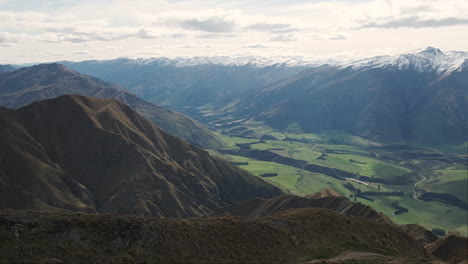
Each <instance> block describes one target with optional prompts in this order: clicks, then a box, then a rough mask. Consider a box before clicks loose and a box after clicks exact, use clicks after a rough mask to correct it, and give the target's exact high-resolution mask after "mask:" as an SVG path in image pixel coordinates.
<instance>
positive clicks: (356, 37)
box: [0, 0, 468, 63]
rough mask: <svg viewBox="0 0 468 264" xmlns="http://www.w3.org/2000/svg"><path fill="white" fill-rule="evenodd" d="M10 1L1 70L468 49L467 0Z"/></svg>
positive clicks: (0, 19) (1, 23)
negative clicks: (52, 64)
mask: <svg viewBox="0 0 468 264" xmlns="http://www.w3.org/2000/svg"><path fill="white" fill-rule="evenodd" d="M28 1H29V2H30V4H29V5H26V4H25V3H26V2H28ZM2 3H3V5H2V8H1V9H0V53H1V54H2V58H3V60H4V61H2V62H0V63H5V62H26V61H27V60H28V59H29V60H38V59H43V60H47V61H52V60H64V59H68V57H70V58H76V59H79V58H82V59H87V58H115V57H122V56H137V54H140V55H141V56H150V54H153V55H154V54H159V55H161V56H167V57H171V56H179V55H181V54H188V55H192V56H197V55H215V54H218V55H233V54H240V55H244V54H252V55H256V54H257V55H262V54H263V55H271V54H276V55H301V56H306V57H314V56H329V57H333V56H343V55H342V54H347V56H356V57H362V56H368V55H369V54H371V53H372V52H374V51H376V50H382V48H383V47H390V49H387V50H388V51H389V52H390V53H398V52H404V51H407V50H411V49H415V48H422V47H425V46H437V47H439V48H441V49H443V50H466V47H468V40H467V39H466V38H460V36H464V35H467V34H468V19H467V18H468V2H467V1H466V0H445V1H444V0H369V1H345V0H333V1H312V2H309V3H308V2H307V1H287V2H286V1H268V2H266V1H263V0H262V1H260V0H258V1H255V0H252V1H220V0H200V1H165V0H134V1H130V0H101V1H91V0H85V1H73V2H72V1H59V0H53V1H51V0H44V1H40V2H38V1H35V2H33V1H30V0H21V1H9V2H8V3H7V2H6V1H5V0H0V5H1V4H2ZM20 3H22V4H21V6H20ZM304 3H306V4H304ZM15 5H17V7H16V8H15ZM260 7H261V8H260ZM257 10H262V11H257ZM402 40H404V41H402ZM208 41H209V47H207V45H208ZM109 47H112V48H109ZM154 47H158V48H157V49H155V48H154ZM77 48H78V49H77ZM50 50H53V51H54V52H53V53H51V52H48V51H50ZM70 50H72V51H73V52H75V51H76V53H73V52H70ZM337 54H338V55H337ZM23 55H25V56H23Z"/></svg>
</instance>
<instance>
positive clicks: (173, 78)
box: [64, 47, 468, 145]
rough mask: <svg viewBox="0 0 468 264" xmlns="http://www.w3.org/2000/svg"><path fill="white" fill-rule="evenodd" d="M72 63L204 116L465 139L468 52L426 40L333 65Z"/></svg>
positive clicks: (392, 137) (407, 138)
mask: <svg viewBox="0 0 468 264" xmlns="http://www.w3.org/2000/svg"><path fill="white" fill-rule="evenodd" d="M258 61H261V62H260V63H258ZM64 63H65V64H66V65H67V66H69V67H71V68H73V69H75V70H78V71H80V72H84V73H87V74H92V75H95V76H98V77H100V78H102V79H104V80H107V81H113V82H116V83H119V84H121V85H123V86H124V87H127V89H129V90H131V91H132V92H135V93H136V94H137V95H139V96H140V97H142V98H144V99H146V100H149V101H151V102H155V103H160V104H162V105H164V106H166V107H170V108H174V109H177V110H179V111H183V112H185V113H188V114H190V115H191V116H195V117H197V118H200V119H201V120H205V121H211V120H213V118H216V117H218V119H216V121H221V122H222V120H223V119H226V117H229V118H230V120H235V119H245V120H249V119H254V120H257V121H262V122H264V123H266V124H267V125H269V126H271V127H273V128H275V129H278V130H280V131H281V130H283V131H284V130H287V129H288V127H294V128H295V130H296V131H302V132H305V133H308V132H309V133H321V132H326V131H329V130H344V131H347V132H350V133H353V134H355V135H358V136H361V137H365V138H368V139H371V140H374V141H378V142H385V143H404V142H415V143H422V144H429V145H445V144H460V143H461V142H463V141H466V140H467V135H468V134H467V133H468V132H467V131H468V121H467V120H468V118H467V116H466V113H467V112H468V109H467V105H468V99H467V98H468V91H467V89H466V87H467V85H468V80H467V74H466V73H467V70H468V68H467V65H468V53H466V52H456V51H452V52H446V53H444V52H442V51H441V50H439V49H437V48H433V47H428V48H426V49H424V50H418V51H415V52H410V53H405V54H401V55H396V56H378V57H372V58H367V59H361V60H357V61H350V62H332V63H330V64H319V63H318V62H315V63H314V62H307V61H305V62H304V61H302V62H300V61H299V62H298V61H296V62H295V63H287V62H283V63H279V62H278V61H276V60H272V61H270V62H265V61H263V60H261V59H256V60H255V59H252V58H251V59H250V60H236V59H230V60H229V59H227V58H216V57H215V58H193V59H185V60H184V59H173V60H171V59H166V58H161V59H157V58H155V59H137V60H131V59H116V60H110V61H84V62H64ZM232 118H235V119H232Z"/></svg>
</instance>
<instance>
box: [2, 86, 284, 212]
mask: <svg viewBox="0 0 468 264" xmlns="http://www.w3.org/2000/svg"><path fill="white" fill-rule="evenodd" d="M1 117H2V120H6V122H2V124H3V125H2V131H1V132H2V133H1V134H0V138H1V140H0V143H1V145H2V148H1V153H0V158H1V159H0V163H1V164H3V165H2V170H1V173H0V176H2V177H1V179H2V181H0V183H2V184H1V185H2V186H1V187H2V188H1V189H5V190H12V189H13V188H11V186H16V187H15V189H18V188H19V189H20V190H21V193H19V194H17V195H14V194H12V193H10V192H9V193H8V194H10V195H11V196H9V197H3V198H2V199H3V200H4V201H5V204H3V206H2V208H14V209H24V205H23V204H21V202H20V201H22V200H26V201H27V205H26V208H28V209H36V210H37V209H43V207H44V206H45V207H53V210H55V211H57V210H58V211H60V210H65V211H85V212H100V213H118V214H143V215H153V216H168V217H188V216H196V215H204V214H206V213H207V212H208V211H209V210H210V209H213V208H215V207H218V206H220V205H223V204H228V203H230V202H233V201H236V200H237V201H238V200H245V199H249V198H253V197H257V196H261V197H262V196H274V195H276V194H280V193H281V192H280V191H279V189H277V188H276V187H273V186H271V185H269V184H267V183H266V182H264V181H263V180H261V179H259V178H256V177H255V176H252V175H250V174H248V173H247V172H245V171H242V170H240V169H239V168H237V167H235V166H234V165H231V164H229V163H228V162H226V161H224V160H221V159H219V158H215V157H212V156H211V155H210V154H208V152H206V151H204V150H201V149H198V148H196V147H193V146H191V145H190V144H188V143H186V142H184V141H182V140H180V139H177V138H175V137H173V136H171V135H169V134H167V133H166V132H164V131H162V130H161V129H159V128H158V127H156V126H155V125H153V124H151V123H150V122H149V121H147V120H145V119H144V118H143V117H141V116H140V115H139V114H137V113H136V112H134V111H133V110H131V109H130V108H129V107H128V106H125V105H123V104H122V103H120V102H119V101H117V100H104V99H96V98H89V97H81V96H76V95H74V96H69V95H66V96H61V97H58V98H55V99H49V100H45V101H40V102H36V103H33V104H31V105H28V106H25V107H23V108H20V109H17V110H6V111H5V110H3V111H2V112H1ZM25 143H26V144H25ZM34 182H36V183H37V184H34ZM5 195H7V194H5ZM61 197H62V198H61ZM65 197H67V198H65ZM17 201H18V202H17ZM44 203H45V204H46V205H44V206H42V205H43V204H44ZM35 205H38V206H35Z"/></svg>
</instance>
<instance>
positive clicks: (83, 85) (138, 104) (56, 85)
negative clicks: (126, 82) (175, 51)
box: [0, 63, 223, 148]
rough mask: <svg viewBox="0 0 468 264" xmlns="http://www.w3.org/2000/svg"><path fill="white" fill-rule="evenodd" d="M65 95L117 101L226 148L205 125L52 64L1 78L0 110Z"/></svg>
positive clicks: (199, 141) (196, 140)
mask: <svg viewBox="0 0 468 264" xmlns="http://www.w3.org/2000/svg"><path fill="white" fill-rule="evenodd" d="M66 94H77V95H83V96H92V97H96V98H103V99H111V98H112V99H117V100H119V101H120V102H122V103H124V104H127V105H128V106H130V107H132V108H133V109H134V110H136V111H138V112H139V113H140V114H141V115H142V116H144V117H145V118H147V119H148V120H150V121H152V122H154V123H155V124H156V125H158V126H159V127H161V128H162V129H164V130H166V131H167V132H168V133H170V134H172V135H174V136H176V137H179V138H182V139H184V140H186V141H188V142H190V143H192V144H194V145H197V146H200V147H204V148H217V147H220V146H222V145H223V142H222V141H220V140H219V139H218V138H217V137H216V136H215V135H214V134H213V133H212V132H211V131H210V130H209V129H207V128H206V126H205V125H203V124H201V123H200V122H198V121H196V120H194V119H192V118H190V117H188V116H186V115H183V114H181V113H178V112H175V111H171V110H167V109H165V108H162V107H159V106H157V105H155V104H153V103H149V102H146V101H144V100H142V99H140V98H138V97H137V96H135V95H134V94H132V93H129V92H127V91H125V90H124V89H123V88H122V87H120V86H118V85H116V84H112V83H108V82H105V81H102V80H99V79H97V78H94V77H90V76H87V75H83V74H80V73H78V72H75V71H73V70H71V69H68V68H67V67H65V66H63V65H60V64H56V63H51V64H40V65H35V66H32V67H25V68H21V69H18V70H16V71H9V72H6V73H3V74H0V106H3V107H6V108H19V107H22V106H25V105H28V104H30V103H32V102H36V101H40V100H43V99H50V98H55V97H58V96H61V95H66Z"/></svg>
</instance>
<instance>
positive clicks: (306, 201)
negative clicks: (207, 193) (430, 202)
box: [211, 191, 391, 223]
mask: <svg viewBox="0 0 468 264" xmlns="http://www.w3.org/2000/svg"><path fill="white" fill-rule="evenodd" d="M323 193H324V192H323V191H322V192H319V193H318V194H313V195H311V196H310V198H308V197H300V196H295V195H282V196H277V197H273V198H270V199H254V200H249V201H243V202H239V203H235V204H232V205H228V206H226V207H222V208H217V209H215V210H213V212H212V213H211V215H217V216H228V215H231V216H250V217H256V216H265V215H272V214H275V213H278V212H282V211H285V210H289V209H296V208H324V209H330V210H333V211H336V212H338V213H341V214H345V215H352V216H362V217H365V218H368V219H371V220H374V221H377V222H387V223H390V222H391V221H390V220H389V219H388V218H387V217H386V216H384V215H382V214H380V213H378V212H377V211H375V210H374V209H373V208H372V207H370V206H368V205H363V204H361V203H353V202H351V201H350V200H348V199H347V198H346V197H342V196H325V197H320V196H322V194H323ZM314 197H316V198H314Z"/></svg>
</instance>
